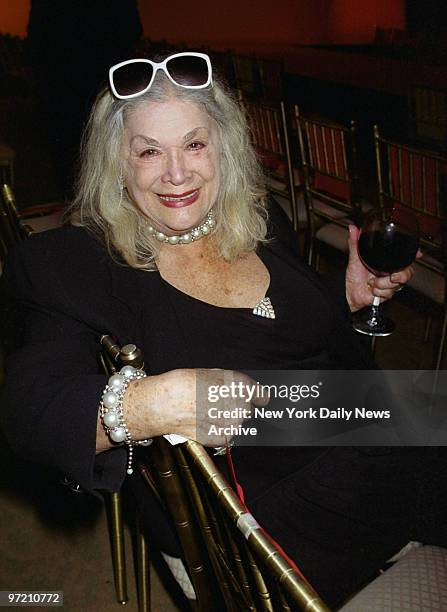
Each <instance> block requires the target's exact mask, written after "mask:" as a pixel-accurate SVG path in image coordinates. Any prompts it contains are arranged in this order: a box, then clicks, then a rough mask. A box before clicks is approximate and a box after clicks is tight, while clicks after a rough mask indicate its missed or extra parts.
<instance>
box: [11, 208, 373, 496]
mask: <svg viewBox="0 0 447 612" xmlns="http://www.w3.org/2000/svg"><path fill="white" fill-rule="evenodd" d="M271 234H272V235H273V236H274V239H273V240H272V242H271V243H270V244H269V246H268V248H270V249H273V250H275V252H276V253H277V254H279V255H280V256H281V257H283V258H285V259H286V260H287V261H288V262H289V263H290V262H293V265H295V266H297V267H299V268H300V270H302V271H304V272H305V273H306V274H308V275H309V277H311V278H312V279H313V282H315V283H318V284H320V285H321V283H322V281H321V280H320V278H319V277H318V276H317V275H316V274H315V273H314V272H313V271H312V270H311V269H310V268H308V267H307V266H306V265H305V264H303V263H302V262H301V261H300V260H299V258H298V257H297V255H296V252H295V247H294V235H293V234H292V233H291V232H290V230H289V229H288V226H287V223H286V222H285V221H284V218H283V217H282V215H277V214H276V213H275V214H272V217H271ZM338 285H339V291H338V292H337V291H334V292H333V291H332V290H328V289H326V288H324V289H325V290H326V292H327V293H328V294H329V293H331V295H333V296H334V297H333V300H334V309H333V311H334V317H335V319H336V323H335V326H334V330H335V331H334V337H333V338H332V339H331V344H332V347H333V350H334V352H335V355H334V356H333V358H334V359H335V360H336V361H337V362H338V363H339V364H340V367H341V368H356V369H358V368H362V367H366V366H367V365H368V362H367V358H366V357H365V353H364V351H363V349H362V347H361V346H360V345H359V343H358V339H357V336H356V335H355V333H354V332H352V330H351V327H350V321H349V314H348V309H347V304H346V302H345V298H344V290H343V282H341V283H338ZM2 287H3V300H4V302H6V303H7V305H8V306H7V309H8V311H9V316H8V317H6V318H5V319H4V320H7V321H8V323H7V330H6V338H5V342H6V344H8V345H9V352H10V353H11V354H10V356H9V359H8V361H7V376H6V385H5V388H4V389H3V392H2V398H1V406H2V408H1V411H0V418H1V425H2V427H3V430H4V433H5V435H6V437H7V439H8V441H9V443H10V445H11V447H12V448H13V450H15V451H16V452H17V453H18V454H20V455H22V456H24V457H25V458H27V459H29V460H32V461H37V462H39V463H43V464H45V465H48V466H51V467H54V468H56V469H57V470H59V471H61V472H63V473H65V474H67V475H69V476H70V477H71V478H73V479H74V480H76V481H77V482H79V483H80V484H81V485H82V486H83V487H84V488H86V489H88V490H95V489H105V490H117V489H118V488H119V487H120V485H121V483H122V480H123V478H124V476H125V450H124V449H123V448H117V449H114V450H112V451H108V452H104V453H101V454H100V455H98V456H96V457H95V435H96V422H97V413H98V404H99V398H100V397H101V393H102V390H103V388H104V386H105V383H106V378H105V376H104V374H102V373H101V370H100V368H99V366H98V353H99V337H100V336H101V335H102V334H104V333H108V334H111V335H113V336H115V337H116V338H117V339H118V341H119V343H120V344H126V343H129V342H133V343H135V344H137V345H138V346H140V347H141V348H142V350H143V353H144V354H145V363H146V370H147V371H148V373H152V374H157V373H160V372H164V371H166V369H171V368H167V366H166V364H167V363H168V356H169V363H172V339H177V342H176V346H175V351H176V353H177V358H178V364H179V365H178V367H188V361H187V360H186V359H187V353H186V351H185V348H184V347H183V346H182V342H181V340H178V339H179V338H181V330H179V329H178V322H177V320H176V318H175V316H174V314H173V313H171V312H170V310H169V308H167V307H166V300H165V299H164V294H163V292H164V291H165V289H164V286H163V283H162V282H160V277H159V274H158V273H157V272H147V271H140V270H135V269H133V268H130V267H127V266H125V265H123V264H119V263H116V262H115V261H113V259H112V258H111V257H110V255H109V254H108V252H107V250H106V249H105V247H104V246H103V245H102V244H101V243H100V242H99V241H98V240H97V239H96V238H95V237H93V236H92V235H90V234H89V233H88V232H87V231H86V230H85V229H83V228H76V227H72V226H66V227H63V228H61V229H58V230H53V231H49V232H44V233H41V234H37V235H34V236H31V237H30V238H29V239H28V240H27V241H26V242H23V243H21V244H20V245H18V247H17V248H16V249H15V250H14V251H13V252H12V254H11V257H10V259H9V262H8V265H7V267H6V270H5V273H4V275H3V279H2ZM12 319H14V321H12ZM12 330H14V337H12V334H11V331H12ZM166 335H167V336H168V337H169V338H171V340H170V341H169V342H167V343H164V342H160V341H158V342H157V344H158V346H163V345H166V346H169V349H168V348H167V349H166V354H164V353H163V350H159V351H157V354H156V355H155V354H153V353H151V346H152V344H153V340H155V339H158V340H160V336H161V337H162V338H163V337H164V336H166ZM162 338H161V339H162ZM168 351H169V355H168Z"/></svg>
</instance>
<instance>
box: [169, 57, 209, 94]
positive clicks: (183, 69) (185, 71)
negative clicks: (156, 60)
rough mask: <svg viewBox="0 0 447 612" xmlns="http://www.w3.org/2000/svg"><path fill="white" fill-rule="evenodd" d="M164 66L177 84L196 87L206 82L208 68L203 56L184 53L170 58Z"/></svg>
mask: <svg viewBox="0 0 447 612" xmlns="http://www.w3.org/2000/svg"><path fill="white" fill-rule="evenodd" d="M166 68H167V70H168V72H169V74H170V75H171V77H172V79H173V80H174V81H175V82H176V83H177V84H178V85H186V86H189V87H196V86H199V85H205V83H207V82H208V76H209V69H208V64H207V62H206V60H205V59H204V58H203V57H197V56H194V55H184V56H182V57H174V58H173V59H170V60H169V61H168V63H167V65H166Z"/></svg>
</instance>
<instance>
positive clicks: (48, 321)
mask: <svg viewBox="0 0 447 612" xmlns="http://www.w3.org/2000/svg"><path fill="white" fill-rule="evenodd" d="M32 242H33V239H32V238H30V239H29V241H26V242H25V243H23V244H22V245H19V247H18V248H17V249H15V250H14V251H13V252H12V254H11V257H10V259H9V262H8V264H7V266H6V269H5V272H4V275H3V278H2V310H3V314H4V316H3V322H4V323H6V325H5V327H6V330H5V332H4V337H5V346H6V351H7V352H8V353H9V356H8V358H7V362H6V380H5V385H4V388H3V389H2V397H1V410H0V424H1V426H2V428H3V431H4V434H5V436H6V439H7V441H8V443H9V445H10V446H11V448H12V449H13V450H14V451H15V452H16V453H17V454H19V455H21V456H22V457H24V458H26V459H28V460H31V461H36V462H38V463H42V464H44V465H47V466H49V467H51V468H54V469H55V470H58V471H59V472H61V473H63V474H64V475H67V476H68V477H70V478H72V479H73V480H75V481H77V482H78V483H79V484H80V485H81V486H82V487H83V488H85V489H87V490H89V491H91V492H93V491H95V490H97V489H105V490H117V489H118V488H119V487H120V485H121V483H122V480H123V478H124V474H125V450H124V449H123V448H119V449H113V450H111V451H107V452H105V453H101V454H99V455H95V445H96V423H97V414H98V405H99V399H100V396H101V393H102V390H103V388H104V386H105V383H106V377H105V375H104V374H101V372H100V368H99V366H98V361H97V355H98V352H99V343H98V334H97V332H95V330H93V329H90V328H89V327H88V326H87V325H86V324H85V323H83V322H82V321H81V320H76V319H75V318H73V317H70V316H69V315H68V314H66V313H67V312H70V309H69V307H68V308H67V305H66V304H64V300H63V296H64V291H63V287H62V285H61V282H60V279H58V278H57V276H56V273H55V272H53V270H54V266H52V265H45V264H47V263H48V262H45V261H40V262H39V264H40V265H36V262H35V255H36V253H35V252H34V251H36V249H34V251H33V249H31V250H30V251H28V245H29V243H32ZM41 259H43V258H42V257H41Z"/></svg>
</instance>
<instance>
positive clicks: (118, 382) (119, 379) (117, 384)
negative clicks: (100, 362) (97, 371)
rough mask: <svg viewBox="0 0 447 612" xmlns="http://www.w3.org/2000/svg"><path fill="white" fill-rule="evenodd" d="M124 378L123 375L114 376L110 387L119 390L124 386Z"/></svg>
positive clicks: (110, 381)
mask: <svg viewBox="0 0 447 612" xmlns="http://www.w3.org/2000/svg"><path fill="white" fill-rule="evenodd" d="M123 382H124V376H122V375H121V374H114V375H113V376H111V377H110V378H109V387H113V388H114V389H116V390H118V389H120V388H121V387H122V386H123Z"/></svg>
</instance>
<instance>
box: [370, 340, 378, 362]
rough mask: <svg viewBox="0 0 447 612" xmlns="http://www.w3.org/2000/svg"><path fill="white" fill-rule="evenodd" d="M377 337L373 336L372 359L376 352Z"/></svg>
mask: <svg viewBox="0 0 447 612" xmlns="http://www.w3.org/2000/svg"><path fill="white" fill-rule="evenodd" d="M376 344H377V336H371V357H374V353H375V352H376Z"/></svg>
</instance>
